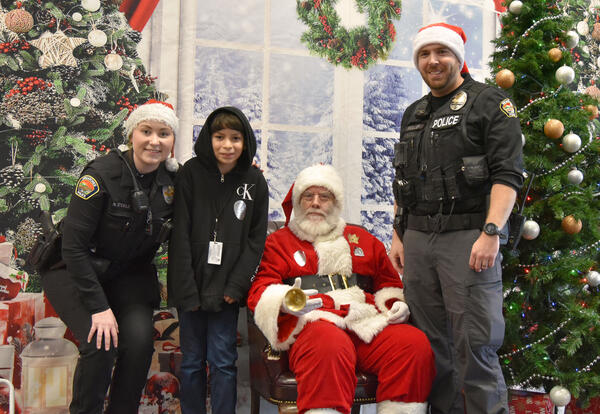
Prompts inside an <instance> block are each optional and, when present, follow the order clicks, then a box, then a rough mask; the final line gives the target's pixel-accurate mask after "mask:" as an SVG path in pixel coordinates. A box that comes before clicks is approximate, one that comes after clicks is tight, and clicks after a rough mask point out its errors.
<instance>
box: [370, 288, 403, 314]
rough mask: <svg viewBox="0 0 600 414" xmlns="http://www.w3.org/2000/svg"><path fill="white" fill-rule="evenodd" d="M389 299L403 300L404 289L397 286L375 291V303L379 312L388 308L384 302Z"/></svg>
mask: <svg viewBox="0 0 600 414" xmlns="http://www.w3.org/2000/svg"><path fill="white" fill-rule="evenodd" d="M390 299H399V300H401V301H402V302H405V300H404V291H403V290H402V289H400V288H397V287H385V288H382V289H379V290H378V291H377V292H376V293H375V305H377V308H378V309H379V310H380V311H381V312H385V311H387V310H389V308H388V307H387V306H385V303H386V302H387V301H388V300H390Z"/></svg>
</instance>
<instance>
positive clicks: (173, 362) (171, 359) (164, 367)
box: [158, 352, 183, 378]
mask: <svg viewBox="0 0 600 414" xmlns="http://www.w3.org/2000/svg"><path fill="white" fill-rule="evenodd" d="M182 358H183V354H182V353H181V352H160V353H159V354H158V363H159V365H160V372H170V373H171V374H173V375H175V376H176V377H177V378H179V373H180V372H181V360H182Z"/></svg>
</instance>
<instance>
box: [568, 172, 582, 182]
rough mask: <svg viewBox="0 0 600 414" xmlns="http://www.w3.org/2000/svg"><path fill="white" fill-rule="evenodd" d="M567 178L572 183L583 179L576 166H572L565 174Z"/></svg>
mask: <svg viewBox="0 0 600 414" xmlns="http://www.w3.org/2000/svg"><path fill="white" fill-rule="evenodd" d="M567 180H568V181H569V182H570V183H571V184H574V185H579V184H581V182H582V181H583V173H582V172H581V171H579V170H578V169H577V168H573V169H572V170H571V171H569V173H568V174H567Z"/></svg>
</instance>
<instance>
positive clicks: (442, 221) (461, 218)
mask: <svg viewBox="0 0 600 414" xmlns="http://www.w3.org/2000/svg"><path fill="white" fill-rule="evenodd" d="M484 224H485V214H483V213H468V214H452V215H450V216H449V215H446V214H434V215H431V216H415V215H413V214H409V215H408V223H407V225H406V228H407V229H409V230H417V231H424V232H426V233H443V232H445V231H457V230H471V229H481V228H483V225H484Z"/></svg>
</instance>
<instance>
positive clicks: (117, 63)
mask: <svg viewBox="0 0 600 414" xmlns="http://www.w3.org/2000/svg"><path fill="white" fill-rule="evenodd" d="M104 65H105V66H106V69H108V70H119V69H121V68H122V67H123V58H122V57H121V56H120V55H119V54H117V53H114V52H111V53H109V54H108V55H106V56H105V57H104Z"/></svg>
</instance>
